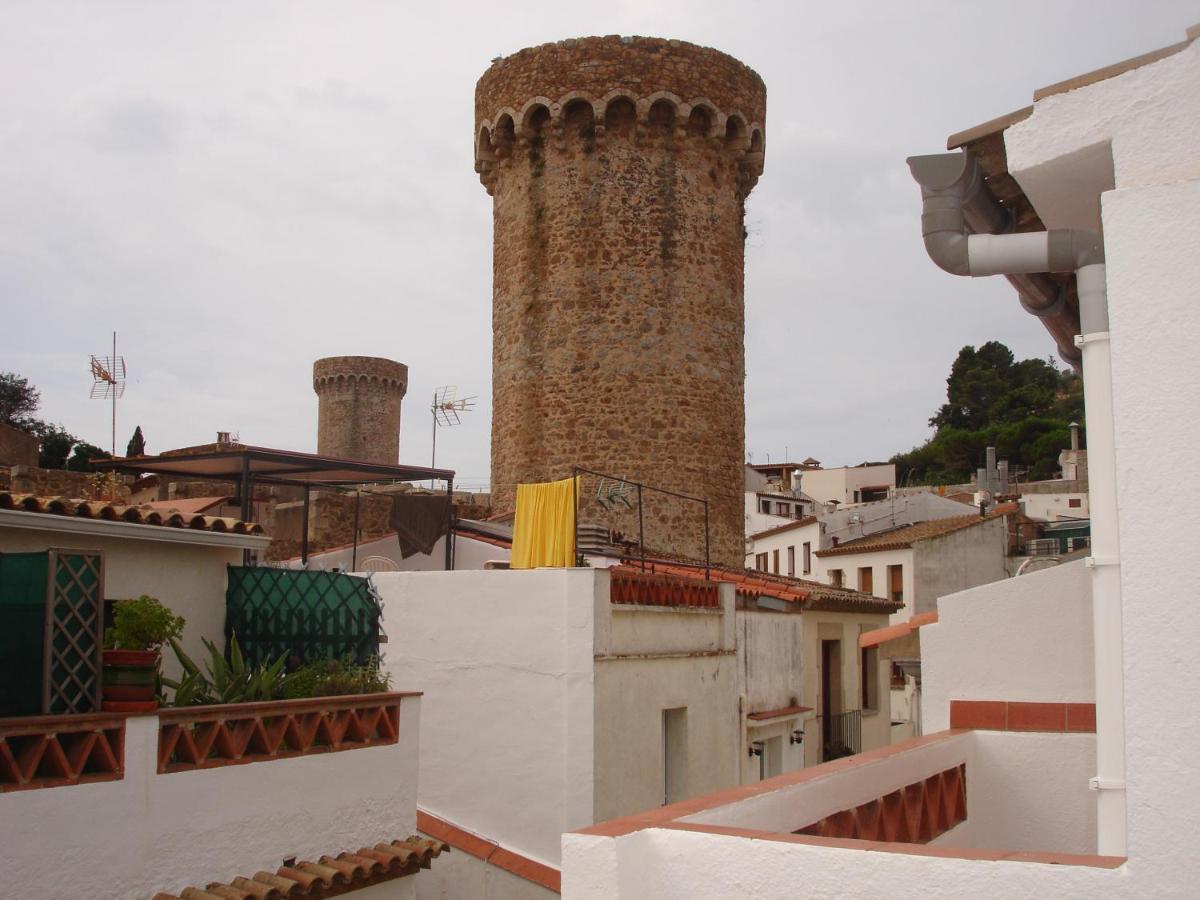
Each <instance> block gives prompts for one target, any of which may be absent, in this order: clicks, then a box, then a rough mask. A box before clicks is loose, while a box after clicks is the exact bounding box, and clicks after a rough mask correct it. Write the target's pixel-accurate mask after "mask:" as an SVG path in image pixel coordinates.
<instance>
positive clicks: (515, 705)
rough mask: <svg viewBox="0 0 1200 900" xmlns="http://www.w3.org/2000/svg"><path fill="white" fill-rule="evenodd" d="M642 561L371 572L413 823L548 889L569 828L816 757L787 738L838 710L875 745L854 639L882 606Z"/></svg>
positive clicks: (882, 718) (876, 717)
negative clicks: (414, 708) (414, 716)
mask: <svg viewBox="0 0 1200 900" xmlns="http://www.w3.org/2000/svg"><path fill="white" fill-rule="evenodd" d="M654 570H655V571H654V573H652V574H647V573H643V572H641V571H638V570H635V569H634V568H633V567H631V566H623V565H618V566H614V567H609V568H604V567H598V568H579V569H565V570H564V569H542V570H532V571H520V572H517V571H479V572H463V571H459V572H396V573H392V572H380V573H376V574H375V575H374V576H373V577H374V579H375V582H376V585H377V586H378V588H379V590H380V593H381V595H382V599H383V605H384V629H385V631H386V632H387V634H388V636H389V641H388V645H387V654H386V658H385V664H386V666H387V667H388V670H389V671H390V672H391V673H392V675H393V676H394V679H395V680H396V682H397V683H402V684H406V685H407V684H414V685H420V689H421V690H422V691H423V692H424V695H425V698H426V702H425V707H424V708H425V710H426V713H425V719H424V727H423V732H422V733H423V739H422V740H423V743H422V759H423V762H422V773H421V794H420V797H419V806H420V810H421V814H422V816H423V817H424V818H425V821H426V822H427V823H432V827H423V828H422V830H423V831H424V832H425V833H428V834H430V835H431V836H433V837H437V838H440V839H443V840H446V841H447V842H448V843H450V844H451V846H454V847H456V849H458V848H459V847H460V844H461V845H462V846H463V847H466V846H467V843H466V841H465V840H464V839H463V838H462V835H463V834H469V835H474V836H475V837H476V838H484V839H486V840H487V841H490V842H492V844H493V845H494V846H498V847H499V848H500V849H501V850H502V851H503V852H504V853H507V854H509V855H510V856H512V857H516V858H520V859H522V860H524V861H525V863H526V865H527V868H531V869H533V870H535V872H538V873H540V874H541V876H542V882H541V884H542V885H543V887H545V886H546V885H556V884H557V882H556V881H555V880H554V878H555V876H556V875H557V866H558V864H559V855H558V854H559V846H560V835H561V833H562V832H563V831H569V830H571V829H574V828H578V827H582V826H585V825H590V824H592V823H593V822H596V821H602V820H605V819H608V818H612V817H614V816H619V815H626V814H629V813H631V812H635V811H637V810H640V809H643V808H646V807H649V806H657V805H661V804H663V803H667V802H675V801H678V800H682V799H686V798H688V797H691V796H695V795H697V794H702V793H705V792H708V791H712V790H717V789H725V788H730V787H735V786H736V785H738V784H739V783H741V782H743V781H758V780H760V779H761V778H763V777H767V776H768V775H770V774H774V773H776V772H786V771H792V770H794V769H797V768H800V767H802V766H804V765H806V764H807V765H813V764H816V763H818V762H820V761H821V759H822V758H823V757H822V754H823V750H824V747H823V742H822V741H821V740H814V739H813V738H811V737H810V738H809V739H808V740H804V739H803V738H800V737H797V735H796V734H795V733H796V732H800V731H806V730H808V729H812V731H813V734H815V735H822V734H823V733H824V732H825V731H826V730H828V729H829V728H831V727H832V724H826V723H832V722H833V719H836V721H837V726H838V727H839V728H841V729H842V730H843V731H845V730H846V729H853V740H854V742H855V743H856V744H858V745H859V746H861V747H862V748H871V747H877V746H881V745H883V744H885V743H887V741H888V739H889V727H890V726H889V722H888V716H887V712H886V710H882V711H880V709H879V702H878V698H880V697H885V696H886V693H885V692H886V680H885V679H886V672H885V671H881V669H880V667H879V666H878V664H877V663H876V662H875V661H874V660H873V657H871V656H870V655H868V656H867V658H866V659H867V661H868V665H867V666H866V667H865V668H864V657H863V656H862V655H861V654H860V653H859V650H858V646H857V642H858V639H859V636H860V634H862V633H863V632H864V631H866V630H869V629H872V628H878V627H880V626H881V625H883V624H885V623H886V621H887V615H888V613H889V612H890V611H891V608H892V606H891V605H890V604H887V603H886V602H883V601H878V600H873V599H872V598H869V597H863V596H860V595H858V594H856V593H855V592H852V591H835V590H826V589H822V588H821V586H819V585H808V586H807V587H805V586H804V585H802V583H798V582H791V583H787V582H786V580H784V579H780V580H777V581H774V582H767V581H764V582H762V583H759V582H757V581H756V582H752V583H751V582H747V581H746V580H745V578H744V576H742V575H740V574H737V573H731V572H727V571H725V570H720V571H717V570H714V572H713V573H712V575H713V577H712V580H705V578H704V574H703V570H702V569H700V570H697V569H695V568H690V569H689V568H688V567H685V566H683V565H679V564H671V563H666V564H663V563H654ZM722 579H724V580H722ZM823 672H829V673H831V674H830V675H829V676H828V678H826V677H825V676H824V675H823V674H822V673H823ZM864 676H865V680H866V682H867V686H864ZM826 683H828V687H827V688H826V687H825V685H826ZM862 696H868V697H870V698H873V700H874V703H875V706H874V709H870V710H867V712H866V714H862V715H861V717H860V715H859V713H860V712H861V704H860V702H859V698H860V697H862ZM830 716H832V717H833V719H831V718H830ZM860 718H861V721H860ZM839 733H840V732H839ZM793 738H795V740H793ZM856 749H857V748H856ZM755 751H757V753H756V752H755ZM448 827H449V828H450V829H452V830H447V828H448ZM469 852H470V851H469V849H468V850H467V853H468V854H469ZM457 865H459V866H461V865H463V862H462V861H461V860H460V861H459V862H458V863H457ZM440 877H441V878H442V879H443V880H447V881H446V883H447V884H450V881H448V879H452V878H453V877H455V876H454V872H453V871H452V870H451V869H449V868H444V869H443V874H442V875H441V876H440ZM429 883H430V884H432V883H433V882H429ZM455 884H457V885H458V886H459V888H461V882H455ZM422 890H424V888H422ZM514 890H516V888H514ZM519 892H520V894H521V895H524V896H540V893H539V889H538V887H537V885H533V884H530V883H528V880H527V883H526V884H524V885H521V886H520V891H519Z"/></svg>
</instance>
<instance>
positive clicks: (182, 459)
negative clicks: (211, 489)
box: [91, 445, 454, 487]
mask: <svg viewBox="0 0 1200 900" xmlns="http://www.w3.org/2000/svg"><path fill="white" fill-rule="evenodd" d="M91 465H92V466H93V467H95V468H97V469H109V470H115V471H118V472H129V473H132V474H139V473H146V472H149V473H151V474H155V475H171V476H175V477H178V478H212V479H218V480H222V481H234V482H236V481H240V480H241V479H242V478H243V477H245V476H247V475H248V476H249V477H250V478H252V479H253V480H254V481H255V482H258V483H260V484H263V483H265V484H290V485H297V486H300V487H304V486H309V485H311V486H318V485H338V484H380V483H384V482H392V481H430V480H435V481H444V482H446V483H447V484H451V483H453V481H454V472H453V470H451V469H430V468H426V467H424V466H403V465H391V464H388V463H375V462H364V461H361V460H355V459H339V458H338V457H334V456H317V455H316V454H314V453H299V452H296V451H293V450H273V449H270V448H267V447H248V446H244V445H238V446H233V447H230V448H229V449H227V450H212V451H204V452H200V453H194V454H172V453H167V454H163V455H161V456H126V457H117V458H116V459H104V460H93V461H92V463H91Z"/></svg>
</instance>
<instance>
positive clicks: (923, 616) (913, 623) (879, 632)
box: [858, 612, 938, 649]
mask: <svg viewBox="0 0 1200 900" xmlns="http://www.w3.org/2000/svg"><path fill="white" fill-rule="evenodd" d="M937 620H938V614H937V613H936V612H927V613H917V615H915V616H913V617H912V618H911V619H909V620H908V621H907V622H901V623H900V624H899V625H889V626H888V627H887V628H876V629H875V630H874V631H866V632H863V634H861V635H860V636H859V638H858V646H859V647H862V648H863V649H866V648H867V647H878V646H879V645H880V644H883V643H886V642H887V641H894V640H896V639H897V638H902V637H907V636H908V635H910V634H912V633H913V632H914V631H916V630H917V629H918V628H920V627H921V626H922V625H934V624H936V623H937Z"/></svg>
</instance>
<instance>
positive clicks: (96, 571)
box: [0, 550, 104, 716]
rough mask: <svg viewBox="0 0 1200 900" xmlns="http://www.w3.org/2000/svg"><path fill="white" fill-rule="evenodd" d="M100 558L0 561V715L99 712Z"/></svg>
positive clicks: (30, 556)
mask: <svg viewBox="0 0 1200 900" xmlns="http://www.w3.org/2000/svg"><path fill="white" fill-rule="evenodd" d="M103 596H104V563H103V557H102V556H101V554H100V553H99V552H97V551H87V550H82V551H76V550H49V551H40V552H36V553H3V554H0V661H2V662H3V665H2V666H0V670H2V673H3V677H2V678H0V716H19V715H36V714H38V713H85V712H95V711H96V710H98V709H99V708H100V654H101V643H100V642H101V629H102V624H103V623H102V619H103Z"/></svg>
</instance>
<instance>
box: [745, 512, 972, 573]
mask: <svg viewBox="0 0 1200 900" xmlns="http://www.w3.org/2000/svg"><path fill="white" fill-rule="evenodd" d="M966 509H967V507H965V506H964V505H963V504H961V503H958V502H956V501H954V500H949V499H947V498H945V497H941V496H938V495H937V494H933V493H929V492H924V493H919V494H907V495H904V496H898V497H897V496H893V497H889V498H888V499H886V500H876V501H872V502H870V503H863V504H858V505H855V506H851V507H849V508H846V509H842V508H838V509H832V510H830V509H825V508H819V509H818V510H817V512H816V514H815V515H813V516H806V517H804V518H803V519H801V520H799V521H787V520H783V519H780V520H777V521H776V522H775V523H774V524H772V525H771V526H770V527H768V528H765V529H763V530H761V531H758V532H755V533H753V534H750V535H748V539H747V542H746V568H748V569H756V570H758V571H760V572H771V573H772V574H776V575H791V576H795V577H797V578H809V579H812V580H816V581H824V580H825V579H824V578H822V577H821V571H822V570H821V569H820V566H819V560H818V559H817V557H816V555H815V554H816V553H817V552H818V551H820V550H825V549H828V548H829V547H832V546H833V545H834V544H835V543H841V542H844V541H851V540H854V539H856V538H862V537H866V536H867V535H871V534H876V533H878V532H880V531H887V530H890V529H894V528H897V527H899V526H902V525H913V524H915V523H917V522H926V521H930V520H934V519H946V518H954V517H962V516H963V515H964V513H965V512H966ZM878 596H886V595H884V594H878Z"/></svg>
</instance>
